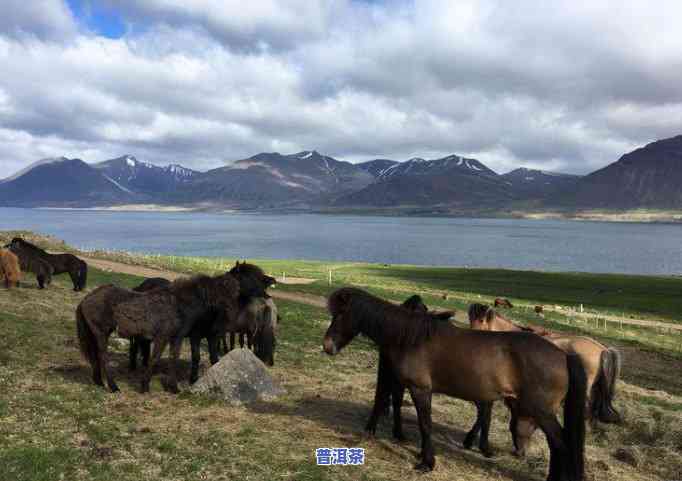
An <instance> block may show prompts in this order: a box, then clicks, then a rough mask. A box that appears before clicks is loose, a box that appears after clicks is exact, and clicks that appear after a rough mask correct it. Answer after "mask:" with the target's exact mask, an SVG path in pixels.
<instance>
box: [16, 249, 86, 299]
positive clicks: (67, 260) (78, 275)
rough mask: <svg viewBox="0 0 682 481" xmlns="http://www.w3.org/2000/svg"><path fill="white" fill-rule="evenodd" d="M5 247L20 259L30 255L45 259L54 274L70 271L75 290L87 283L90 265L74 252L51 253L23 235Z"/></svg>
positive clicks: (82, 287)
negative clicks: (28, 240)
mask: <svg viewBox="0 0 682 481" xmlns="http://www.w3.org/2000/svg"><path fill="white" fill-rule="evenodd" d="M5 247H8V248H9V249H10V250H11V251H12V252H14V253H15V254H16V255H17V256H19V258H20V259H21V258H23V257H30V258H38V259H42V260H44V261H45V262H47V263H48V264H50V265H51V266H52V273H53V274H54V275H58V274H64V273H68V274H69V276H70V277H71V282H72V283H73V290H74V291H82V290H83V289H85V287H86V285H87V281H88V265H87V264H86V263H85V261H83V260H81V259H79V258H78V257H76V256H74V255H73V254H49V253H48V252H45V251H44V250H43V249H41V248H40V247H38V246H35V245H33V244H31V243H30V242H27V241H25V240H24V239H22V238H21V237H15V238H14V239H12V242H10V243H9V244H7V245H6V246H5Z"/></svg>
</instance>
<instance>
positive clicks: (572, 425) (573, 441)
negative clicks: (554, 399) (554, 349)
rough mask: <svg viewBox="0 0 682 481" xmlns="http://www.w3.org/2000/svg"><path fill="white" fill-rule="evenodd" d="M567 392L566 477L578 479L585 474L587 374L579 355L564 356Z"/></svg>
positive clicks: (565, 404)
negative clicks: (566, 371)
mask: <svg viewBox="0 0 682 481" xmlns="http://www.w3.org/2000/svg"><path fill="white" fill-rule="evenodd" d="M566 366H567V368H568V393H567V394H566V401H565V402H564V427H563V439H564V444H565V446H566V451H567V457H566V459H565V461H564V467H565V470H566V474H568V475H569V477H568V478H567V479H571V480H575V481H580V480H582V479H583V478H584V474H585V402H586V398H587V375H586V374H585V368H584V367H583V364H582V361H581V360H580V357H579V356H577V355H576V354H568V355H567V356H566Z"/></svg>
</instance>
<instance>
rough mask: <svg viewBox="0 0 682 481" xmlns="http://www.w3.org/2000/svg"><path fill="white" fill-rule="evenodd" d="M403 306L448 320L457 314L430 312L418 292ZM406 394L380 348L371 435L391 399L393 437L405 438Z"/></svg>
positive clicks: (368, 425) (371, 417)
mask: <svg viewBox="0 0 682 481" xmlns="http://www.w3.org/2000/svg"><path fill="white" fill-rule="evenodd" d="M402 306H403V307H404V308H406V309H408V310H410V311H412V312H415V313H421V314H427V313H428V314H429V315H430V316H433V317H435V318H436V319H439V320H441V321H448V320H450V318H452V317H453V316H454V315H455V312H454V311H444V312H429V309H428V307H426V304H424V301H423V299H422V298H421V296H418V295H416V294H415V295H413V296H411V297H408V298H407V299H406V300H405V301H404V302H403V303H402ZM404 396H405V387H404V386H403V385H402V384H401V383H400V381H399V380H398V379H397V378H396V376H395V374H394V372H393V368H392V366H391V361H390V359H389V358H388V356H387V355H386V353H384V352H383V351H381V350H380V351H379V368H378V369H377V385H376V391H375V393H374V405H373V406H372V413H371V414H370V416H369V419H368V420H367V424H366V425H365V431H367V433H368V434H369V435H370V436H374V435H375V434H376V429H377V423H378V421H379V418H380V417H381V416H382V415H384V414H385V413H387V411H388V406H389V405H391V401H393V402H392V405H393V437H394V438H395V439H396V440H397V441H404V440H405V435H404V434H403V426H402V413H401V407H402V404H403V398H404Z"/></svg>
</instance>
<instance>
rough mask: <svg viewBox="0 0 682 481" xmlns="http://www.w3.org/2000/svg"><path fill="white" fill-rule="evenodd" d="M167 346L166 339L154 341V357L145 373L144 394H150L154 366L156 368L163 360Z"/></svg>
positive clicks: (142, 390) (143, 380) (142, 389)
mask: <svg viewBox="0 0 682 481" xmlns="http://www.w3.org/2000/svg"><path fill="white" fill-rule="evenodd" d="M166 344H168V339H166V338H157V339H154V350H153V351H152V357H151V359H150V362H149V365H148V366H147V370H146V371H145V373H144V378H143V379H142V388H141V389H140V390H141V392H143V393H145V392H149V383H150V381H151V379H152V372H153V371H154V366H156V364H157V363H158V362H159V360H160V359H161V354H163V351H164V350H165V349H166Z"/></svg>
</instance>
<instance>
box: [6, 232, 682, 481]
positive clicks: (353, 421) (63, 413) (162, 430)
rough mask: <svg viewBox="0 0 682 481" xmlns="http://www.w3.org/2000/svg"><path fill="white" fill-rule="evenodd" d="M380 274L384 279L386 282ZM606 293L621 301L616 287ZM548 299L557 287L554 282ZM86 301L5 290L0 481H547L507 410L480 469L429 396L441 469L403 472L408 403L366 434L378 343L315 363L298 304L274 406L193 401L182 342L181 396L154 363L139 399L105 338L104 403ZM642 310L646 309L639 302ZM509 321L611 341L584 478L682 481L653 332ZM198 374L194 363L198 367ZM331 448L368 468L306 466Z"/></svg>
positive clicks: (64, 290)
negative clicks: (611, 413) (402, 429)
mask: <svg viewBox="0 0 682 481" xmlns="http://www.w3.org/2000/svg"><path fill="white" fill-rule="evenodd" d="M1 239H2V236H1V235H0V240H1ZM50 245H52V247H53V248H57V247H59V245H58V244H50ZM106 256H110V257H111V258H113V257H115V258H116V259H117V260H125V261H127V262H130V263H136V264H143V265H154V266H163V267H166V268H172V269H174V270H179V271H182V272H197V271H203V272H213V271H217V270H225V269H226V268H227V266H229V265H231V264H232V263H233V261H232V260H215V259H180V258H170V257H165V258H164V257H147V258H133V257H127V256H125V255H122V254H113V253H108V254H106ZM262 265H263V266H264V267H266V268H267V269H268V270H269V271H270V272H272V273H279V271H281V270H286V272H287V275H288V276H300V277H308V278H315V279H318V281H317V282H316V283H314V284H311V285H307V286H286V287H285V286H283V285H280V286H278V287H277V289H282V288H286V289H288V290H300V291H308V292H311V293H318V294H324V293H326V292H328V290H329V289H330V286H328V285H326V276H327V275H328V274H327V272H328V269H329V268H330V267H333V266H336V269H335V270H334V272H333V280H334V285H333V286H332V288H333V287H336V286H339V285H341V284H357V285H362V286H366V285H367V284H372V287H371V290H374V291H376V292H377V293H382V294H383V295H385V296H386V297H389V298H395V299H402V298H403V297H406V293H408V291H409V290H410V289H415V290H416V291H417V292H421V293H423V294H425V296H427V297H426V299H427V301H428V302H429V303H431V304H433V305H439V306H442V307H456V308H459V309H461V308H463V307H465V305H466V303H467V302H468V300H472V299H479V297H478V296H479V295H480V296H481V298H480V299H481V300H487V301H489V300H490V298H491V297H492V296H493V294H486V293H485V292H482V291H481V292H477V291H476V290H475V289H478V288H477V287H476V282H475V280H476V279H478V280H479V281H480V282H481V283H482V284H486V283H485V282H483V279H485V276H484V275H483V273H480V274H479V275H474V277H472V278H471V284H466V283H462V284H459V287H458V288H457V289H454V288H453V287H452V284H450V282H451V281H450V280H448V279H454V277H455V276H454V274H455V273H456V272H459V271H456V270H439V269H423V272H421V274H420V273H418V272H416V271H420V269H419V268H409V267H394V266H391V267H383V266H368V265H356V264H333V265H328V264H325V263H307V262H302V263H297V262H293V261H292V262H280V261H271V262H262ZM464 272H466V271H464ZM382 273H386V275H384V276H383V277H382ZM529 274H532V273H529ZM415 275H416V276H417V278H416V279H417V280H415V277H414V276H415ZM472 275H473V274H472ZM486 275H489V274H486ZM419 276H421V277H419ZM549 279H552V277H550V278H549ZM140 280H141V279H140V278H138V277H135V276H129V275H123V274H116V273H105V272H102V271H99V270H97V269H91V272H90V278H89V286H88V288H89V289H93V288H94V287H96V286H97V285H101V284H104V283H116V284H119V285H123V286H133V285H135V284H137V283H138V282H139V281H140ZM452 282H455V281H452ZM462 282H463V281H462ZM614 282H615V280H614ZM28 284H32V283H30V282H29V283H28ZM444 286H449V287H444ZM614 286H616V287H615V288H616V291H617V289H618V287H617V286H618V284H614ZM576 288H577V287H576ZM640 288H641V289H643V288H642V287H641V286H640V287H637V283H634V284H633V286H632V287H631V289H633V291H634V290H637V289H640ZM547 289H549V290H550V291H559V290H560V289H559V288H558V287H557V286H553V287H552V286H549V287H547ZM585 290H587V287H585ZM443 291H447V292H448V293H449V295H450V296H451V297H450V298H449V299H448V300H444V299H442V297H441V296H442V292H443ZM518 292H521V291H518ZM527 292H528V294H527V297H515V296H512V295H510V294H506V295H507V296H508V297H511V298H512V299H513V301H516V300H519V301H525V302H528V303H529V304H530V305H532V304H533V303H534V302H536V301H537V299H538V298H537V297H536V296H537V295H538V293H536V292H535V291H532V290H530V291H527ZM460 295H461V297H460ZM494 295H501V294H499V293H495V294H494ZM660 295H662V294H660ZM82 296H83V294H79V293H74V292H72V291H71V290H70V281H69V280H68V277H66V276H59V277H57V278H56V281H55V283H54V285H53V286H51V287H50V288H49V289H47V290H44V291H39V290H37V289H35V288H34V287H33V286H32V285H29V286H28V287H23V288H21V289H14V290H11V291H7V290H4V289H0V481H4V480H8V481H9V480H12V481H14V480H18V481H23V480H27V481H28V480H31V481H34V480H46V481H47V480H50V481H51V480H59V479H64V480H91V479H94V480H107V481H108V480H112V481H113V480H116V481H119V480H123V481H125V480H139V479H150V480H186V479H187V480H189V479H192V480H194V479H207V480H232V479H240V480H241V479H243V480H273V479H282V480H310V481H313V480H314V481H317V480H394V479H401V480H412V479H414V480H416V479H420V480H422V479H428V480H438V481H440V480H446V479H447V480H452V479H458V480H459V479H463V480H475V481H483V480H489V479H500V480H509V479H511V480H517V481H521V480H529V479H530V480H542V479H544V477H545V475H546V469H547V454H548V453H547V448H546V443H545V441H544V439H543V437H542V436H541V435H540V434H536V436H535V438H534V443H533V446H532V448H531V450H530V453H529V456H528V457H527V458H526V459H523V460H520V459H517V458H515V457H514V456H512V455H511V439H510V436H509V433H508V431H507V425H508V415H507V413H506V410H505V409H503V408H502V407H501V406H498V407H497V408H496V409H495V415H494V420H493V426H492V432H491V441H492V443H493V447H494V448H495V449H496V450H497V452H498V455H497V457H496V458H494V459H493V460H488V459H486V458H483V457H482V456H481V455H480V454H479V453H478V452H476V451H473V452H472V451H466V450H464V449H462V447H461V440H462V437H463V433H464V432H465V431H466V430H467V429H468V428H469V427H470V425H471V423H473V420H474V415H475V411H474V409H473V407H472V406H471V405H470V404H469V403H467V402H464V401H460V400H456V399H452V398H447V397H444V396H435V398H434V408H433V410H434V443H435V447H436V456H437V463H438V465H437V469H436V470H435V471H434V472H433V473H431V474H429V475H426V476H422V475H417V474H416V473H414V472H413V471H412V470H411V466H412V464H413V463H414V460H415V458H414V456H415V454H416V453H417V451H418V443H419V434H418V429H417V426H416V419H415V415H414V409H413V407H412V405H411V403H409V401H408V402H407V403H406V406H405V408H404V411H405V424H406V434H407V436H408V442H407V443H405V444H402V445H397V444H394V443H393V442H392V441H391V439H390V423H389V422H388V420H383V421H382V423H381V424H380V430H379V433H378V437H377V438H376V439H368V438H366V437H365V436H364V435H363V431H362V428H363V426H364V422H365V421H366V417H367V416H368V414H369V409H370V406H371V401H372V399H373V391H374V384H375V375H376V362H377V354H376V352H375V349H374V347H373V346H372V345H371V344H370V343H369V342H367V341H366V340H364V339H358V340H356V341H354V342H353V343H352V344H351V345H350V346H348V348H347V349H345V350H344V351H343V352H342V353H341V354H340V355H338V356H336V357H334V358H331V357H328V356H326V355H324V354H322V353H321V339H322V336H323V334H324V331H325V329H326V328H327V326H328V324H329V317H328V314H327V313H326V312H325V310H323V309H320V308H316V307H311V306H308V305H305V304H301V303H295V302H285V301H278V306H279V309H280V313H281V315H282V322H281V325H280V330H279V333H278V349H277V354H276V365H275V367H274V368H272V370H271V371H272V374H273V376H274V377H275V378H276V379H277V380H278V381H279V382H281V383H282V385H283V386H284V387H285V389H286V390H287V394H286V395H284V396H283V397H282V398H280V399H277V400H275V401H271V402H261V403H256V404H254V405H250V406H247V407H230V406H227V405H224V404H223V403H221V402H219V401H215V400H212V399H210V398H207V397H202V396H194V395H191V394H189V393H188V392H187V387H188V386H187V382H186V379H187V378H188V375H189V354H188V352H187V351H188V347H187V346H185V347H184V350H183V354H182V358H183V362H182V365H181V370H180V376H181V379H183V380H184V382H182V383H181V385H180V388H181V390H183V393H182V394H180V395H178V396H174V395H171V394H169V393H166V392H165V391H164V390H163V383H162V381H163V378H164V377H165V373H166V370H167V362H166V360H165V359H164V360H162V362H161V365H160V367H159V373H158V375H155V376H154V378H153V382H152V386H151V393H149V394H148V395H142V394H139V393H138V387H139V381H140V377H139V376H140V375H139V373H129V372H128V371H127V352H126V350H127V341H125V340H121V341H117V342H113V343H112V356H111V357H112V365H113V369H114V372H115V376H116V379H117V381H118V382H119V385H120V387H121V389H122V392H121V393H117V394H110V393H108V392H106V391H105V390H103V389H102V388H100V387H97V386H94V385H93V384H92V382H91V380H90V369H89V366H88V365H87V363H86V362H85V361H83V360H82V359H81V357H80V354H79V352H78V347H77V340H76V336H75V322H74V315H73V313H74V309H75V306H76V305H77V303H78V302H79V301H80V299H81V298H82ZM671 297H672V295H671ZM615 298H616V296H615V294H614V299H615ZM552 302H556V301H552ZM671 302H672V301H671ZM557 303H558V302H557ZM642 303H643V304H645V305H646V304H647V303H646V302H645V300H642ZM595 309H596V308H595ZM605 309H608V308H605ZM631 312H632V315H636V316H638V317H642V316H644V315H645V313H646V312H649V313H651V311H649V310H646V309H645V310H643V311H640V310H632V311H631ZM513 313H514V315H515V316H519V320H521V321H524V320H528V321H533V322H535V323H540V322H545V323H547V324H548V325H550V326H551V327H552V328H556V329H569V330H578V331H581V332H582V331H584V332H590V333H591V334H592V335H595V337H599V338H600V339H601V340H602V341H603V342H607V343H608V344H614V345H617V346H618V347H619V348H620V349H621V350H622V351H623V353H624V354H625V361H626V364H625V366H624V371H623V380H624V381H625V382H621V383H620V384H619V393H618V398H617V402H616V405H617V407H618V408H619V409H620V410H621V411H622V412H623V414H624V415H625V417H626V420H627V422H626V423H625V424H624V425H622V426H607V427H604V426H597V427H595V428H593V429H591V430H590V433H589V434H588V439H587V469H588V479H590V480H593V481H602V480H604V481H606V480H613V479H628V480H637V481H639V480H642V481H644V480H647V481H648V480H666V479H668V480H670V479H680V477H682V380H681V379H680V376H679V373H680V372H681V371H680V368H681V367H682V361H681V360H680V358H679V357H677V356H676V354H675V351H674V349H672V348H667V347H665V345H663V344H662V343H660V342H658V341H657V340H656V339H655V336H657V335H658V334H656V333H654V334H651V333H650V332H648V331H647V330H641V332H640V331H639V330H632V334H631V335H627V336H619V334H612V333H609V332H600V331H599V330H593V331H594V332H593V331H590V329H591V328H590V326H588V325H580V324H578V325H577V324H568V323H566V322H565V321H566V319H565V317H562V315H561V314H559V313H551V314H548V315H547V317H546V319H545V320H541V319H537V318H533V317H532V313H530V311H528V312H526V310H524V309H518V312H517V310H516V309H515V310H514V311H513ZM651 315H652V317H655V316H656V315H655V314H651ZM524 316H527V317H524ZM670 319H671V320H673V319H674V318H673V317H670ZM628 330H630V329H628ZM647 336H654V338H652V339H649V338H648V337H647ZM207 368H208V365H207V356H206V355H204V356H203V360H202V371H203V370H205V369H207ZM334 446H349V447H350V446H359V447H363V448H365V449H366V453H367V464H366V465H365V466H364V467H334V468H324V467H318V466H316V465H315V458H314V449H315V448H317V447H334Z"/></svg>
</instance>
